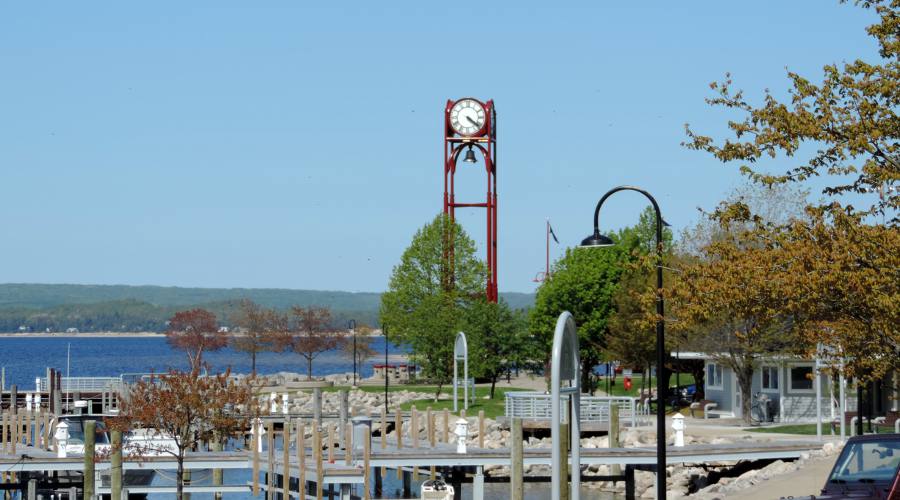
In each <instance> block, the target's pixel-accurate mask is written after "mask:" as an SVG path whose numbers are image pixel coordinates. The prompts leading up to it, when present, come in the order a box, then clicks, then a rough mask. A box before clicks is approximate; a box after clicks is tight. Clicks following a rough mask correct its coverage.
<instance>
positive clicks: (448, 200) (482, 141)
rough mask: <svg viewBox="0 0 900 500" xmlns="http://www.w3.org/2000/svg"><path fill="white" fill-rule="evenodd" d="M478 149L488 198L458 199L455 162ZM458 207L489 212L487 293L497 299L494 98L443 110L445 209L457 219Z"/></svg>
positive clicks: (470, 158)
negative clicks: (479, 208) (485, 176)
mask: <svg viewBox="0 0 900 500" xmlns="http://www.w3.org/2000/svg"><path fill="white" fill-rule="evenodd" d="M475 150H478V151H480V152H481V156H482V157H483V158H484V167H485V171H486V172H487V198H486V199H485V202H484V203H457V202H456V196H455V193H454V182H453V178H454V175H455V174H456V164H457V162H458V161H459V156H460V154H461V153H463V152H464V151H465V156H464V158H463V161H464V162H471V163H475V162H476V159H475ZM457 207H483V208H485V211H486V212H487V240H485V241H487V266H488V277H487V285H486V287H485V293H486V294H487V299H488V300H489V301H491V302H497V298H498V295H497V112H496V110H495V109H494V101H493V100H490V101H487V102H481V101H479V100H478V99H473V98H471V97H464V98H462V99H458V100H456V101H452V100H448V101H447V107H446V109H445V110H444V213H445V214H447V215H449V216H450V218H451V219H454V220H455V219H456V214H455V209H456V208H457ZM451 243H452V242H451ZM450 251H451V252H452V249H451V250H450Z"/></svg>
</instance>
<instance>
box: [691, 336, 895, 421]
mask: <svg viewBox="0 0 900 500" xmlns="http://www.w3.org/2000/svg"><path fill="white" fill-rule="evenodd" d="M678 357H679V359H682V360H685V359H698V360H703V362H704V381H703V389H704V394H705V399H706V401H711V402H714V403H716V405H717V406H716V407H715V408H714V409H713V410H712V411H711V412H710V414H711V415H717V416H722V417H733V418H741V417H742V416H743V413H742V405H741V391H740V386H739V385H738V378H737V376H736V374H735V373H734V371H733V370H732V369H731V368H729V367H728V366H726V365H724V364H722V363H721V362H719V361H717V358H718V357H717V356H716V355H713V354H709V353H701V352H680V353H678ZM819 367H820V368H819V377H818V382H819V388H820V392H819V394H820V395H821V400H820V404H821V411H822V418H823V421H831V420H839V419H840V401H839V399H840V386H839V383H840V381H841V378H840V377H838V376H833V375H832V370H830V369H828V368H827V366H826V365H825V364H824V363H823V362H822V360H820V361H819ZM815 371H816V360H815V359H809V358H799V357H791V356H777V355H773V356H770V357H767V358H762V359H760V360H759V361H758V363H757V367H756V369H755V370H754V371H753V377H752V386H751V391H750V392H751V394H752V395H754V396H757V395H760V396H764V398H763V399H764V400H768V401H770V403H767V404H768V407H769V408H768V409H769V410H770V413H769V416H770V419H771V420H772V421H774V422H781V423H809V422H815V419H816V386H815V383H816V378H817V377H816V374H815ZM855 387H856V386H855V384H853V383H852V381H845V400H846V412H847V417H846V419H847V422H849V419H850V418H852V417H853V416H855V415H856V414H857V400H856V388H855ZM869 389H870V390H871V393H872V395H873V397H872V398H871V406H872V407H871V414H872V416H873V417H885V420H886V421H887V422H888V423H891V424H892V423H893V421H895V420H896V419H897V418H898V417H900V374H898V373H893V374H890V375H888V377H886V378H885V379H884V380H879V381H877V382H876V383H874V384H872V385H871V387H869ZM867 399H869V398H864V400H863V401H864V403H865V402H866V401H867ZM751 404H752V403H751ZM867 410H869V408H866V409H864V410H863V414H866V413H867ZM755 411H759V410H755ZM759 415H761V413H754V416H757V417H758V416H759Z"/></svg>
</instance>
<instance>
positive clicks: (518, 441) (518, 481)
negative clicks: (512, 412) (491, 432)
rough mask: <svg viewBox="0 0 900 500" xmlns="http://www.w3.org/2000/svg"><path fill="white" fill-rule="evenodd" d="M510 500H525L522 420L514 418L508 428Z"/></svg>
mask: <svg viewBox="0 0 900 500" xmlns="http://www.w3.org/2000/svg"><path fill="white" fill-rule="evenodd" d="M509 434H510V435H509V441H510V455H511V456H510V469H509V485H510V492H509V498H510V500H524V499H525V482H524V481H525V465H524V445H523V444H522V419H521V418H519V417H514V418H513V419H512V424H511V426H510V433H509Z"/></svg>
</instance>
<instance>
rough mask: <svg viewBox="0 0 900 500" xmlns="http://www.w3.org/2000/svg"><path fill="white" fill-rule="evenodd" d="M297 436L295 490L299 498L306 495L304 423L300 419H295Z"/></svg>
mask: <svg viewBox="0 0 900 500" xmlns="http://www.w3.org/2000/svg"><path fill="white" fill-rule="evenodd" d="M294 432H295V433H296V434H297V466H298V467H297V471H298V474H299V476H298V477H297V489H298V492H297V493H299V494H300V498H303V497H304V496H305V495H306V443H305V442H304V441H305V440H306V423H304V422H303V420H302V419H299V418H298V419H297V426H296V428H295V429H294Z"/></svg>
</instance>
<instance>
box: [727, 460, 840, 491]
mask: <svg viewBox="0 0 900 500" xmlns="http://www.w3.org/2000/svg"><path fill="white" fill-rule="evenodd" d="M837 457H838V456H837V455H832V456H830V457H828V458H824V459H822V460H817V461H814V462H812V461H811V462H808V463H807V464H806V465H805V466H803V468H801V469H798V470H795V471H794V472H788V473H787V474H781V475H779V476H775V477H773V478H771V479H769V480H768V481H763V482H761V483H759V484H757V485H754V486H753V488H752V489H748V490H747V491H743V492H740V493H732V494H730V495H728V498H729V500H732V499H733V500H775V499H777V498H781V497H787V496H794V497H798V496H805V495H818V494H819V493H820V492H821V489H822V486H824V485H825V479H826V478H827V477H828V473H829V472H831V467H832V466H834V462H835V460H837Z"/></svg>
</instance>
